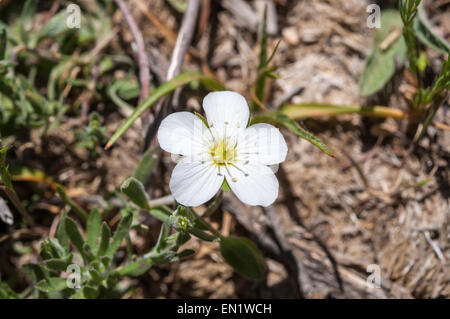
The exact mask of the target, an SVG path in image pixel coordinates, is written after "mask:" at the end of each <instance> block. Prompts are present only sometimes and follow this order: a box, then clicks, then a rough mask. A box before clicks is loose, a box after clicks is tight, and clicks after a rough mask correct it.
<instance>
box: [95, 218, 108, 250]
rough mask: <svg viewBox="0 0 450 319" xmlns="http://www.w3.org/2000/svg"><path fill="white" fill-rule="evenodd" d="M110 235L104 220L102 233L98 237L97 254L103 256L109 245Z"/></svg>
mask: <svg viewBox="0 0 450 319" xmlns="http://www.w3.org/2000/svg"><path fill="white" fill-rule="evenodd" d="M110 237H111V230H110V229H109V227H108V224H107V223H106V222H103V224H102V235H101V239H100V246H99V248H98V252H97V256H104V254H105V253H106V250H107V249H108V247H109V238H110Z"/></svg>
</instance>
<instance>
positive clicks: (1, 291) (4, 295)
mask: <svg viewBox="0 0 450 319" xmlns="http://www.w3.org/2000/svg"><path fill="white" fill-rule="evenodd" d="M0 299H19V295H18V294H16V293H15V292H14V290H12V289H11V288H10V287H9V286H8V284H7V283H6V282H3V281H0Z"/></svg>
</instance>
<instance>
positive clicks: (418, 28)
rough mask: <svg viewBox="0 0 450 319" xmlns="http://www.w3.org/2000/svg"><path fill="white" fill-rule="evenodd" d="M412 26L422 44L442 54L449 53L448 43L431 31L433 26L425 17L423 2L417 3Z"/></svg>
mask: <svg viewBox="0 0 450 319" xmlns="http://www.w3.org/2000/svg"><path fill="white" fill-rule="evenodd" d="M413 28H414V32H415V34H416V36H417V38H419V40H420V41H421V42H422V43H423V44H425V45H427V46H428V47H430V48H432V49H434V50H436V51H439V52H441V53H443V54H449V50H450V49H449V45H448V43H447V42H446V41H445V39H443V38H442V37H440V36H438V35H437V34H436V33H435V32H434V31H433V27H432V26H431V23H430V21H429V20H428V18H427V13H426V11H425V7H424V5H423V3H422V4H420V5H419V8H418V14H417V18H416V19H415V20H414V25H413Z"/></svg>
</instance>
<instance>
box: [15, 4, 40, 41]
mask: <svg viewBox="0 0 450 319" xmlns="http://www.w3.org/2000/svg"><path fill="white" fill-rule="evenodd" d="M36 9H37V1H35V0H27V1H26V2H25V4H24V6H23V9H22V13H21V14H20V20H19V31H20V38H21V40H22V42H23V43H24V44H26V45H28V40H29V37H30V34H32V32H31V31H32V27H33V22H34V17H35V15H36Z"/></svg>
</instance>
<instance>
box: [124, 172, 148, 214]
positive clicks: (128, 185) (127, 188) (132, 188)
mask: <svg viewBox="0 0 450 319" xmlns="http://www.w3.org/2000/svg"><path fill="white" fill-rule="evenodd" d="M120 190H121V191H122V192H123V193H124V194H125V195H127V197H128V198H129V199H130V200H131V201H132V202H133V203H135V204H136V205H138V206H139V207H140V208H142V209H145V210H149V209H150V205H149V204H148V196H147V193H146V192H145V189H144V185H142V183H141V182H140V181H139V180H137V179H136V178H134V177H128V178H127V179H126V180H125V181H124V182H123V183H122V185H120Z"/></svg>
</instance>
